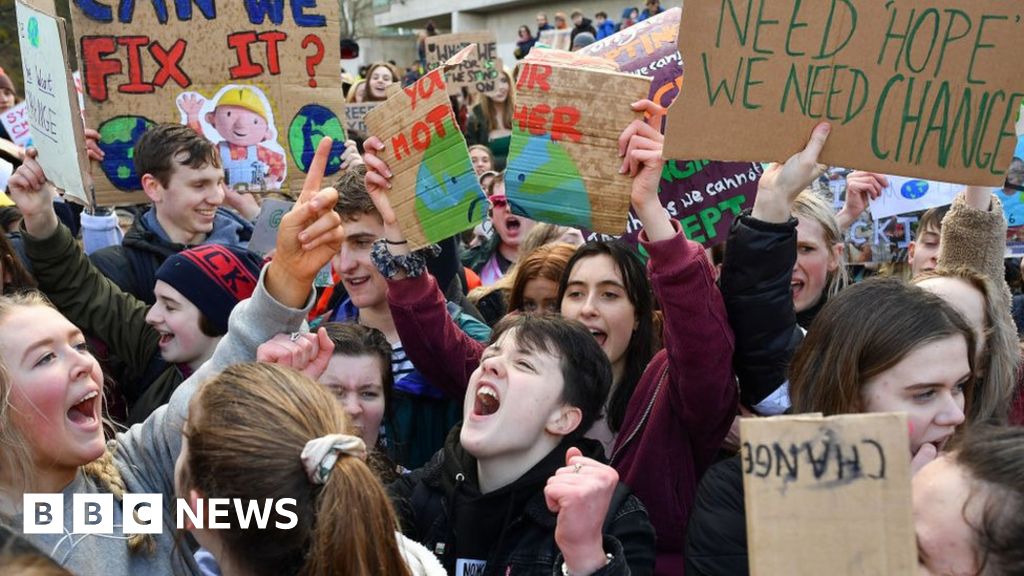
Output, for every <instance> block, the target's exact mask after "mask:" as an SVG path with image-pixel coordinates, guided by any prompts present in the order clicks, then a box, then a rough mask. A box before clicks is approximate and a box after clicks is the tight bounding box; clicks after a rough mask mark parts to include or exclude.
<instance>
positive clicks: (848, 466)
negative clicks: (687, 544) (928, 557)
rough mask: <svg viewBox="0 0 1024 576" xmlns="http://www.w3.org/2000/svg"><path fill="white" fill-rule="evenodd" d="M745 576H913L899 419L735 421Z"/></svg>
mask: <svg viewBox="0 0 1024 576" xmlns="http://www.w3.org/2000/svg"><path fill="white" fill-rule="evenodd" d="M740 437H741V438H742V440H743V447H742V457H741V466H742V469H743V488H744V492H745V500H746V516H747V542H748V549H749V563H750V573H751V575H752V576H776V575H778V576H782V575H785V576H793V575H802V574H807V575H812V574H813V575H818V574H836V575H843V574H849V575H855V574H856V575H861V574H913V573H914V571H915V570H916V569H917V553H916V548H915V545H914V524H913V519H912V516H911V499H910V449H909V442H908V440H907V418H906V415H905V414H846V415H842V416H832V417H829V418H822V417H821V416H819V415H802V416H779V417H773V418H743V419H742V420H741V421H740Z"/></svg>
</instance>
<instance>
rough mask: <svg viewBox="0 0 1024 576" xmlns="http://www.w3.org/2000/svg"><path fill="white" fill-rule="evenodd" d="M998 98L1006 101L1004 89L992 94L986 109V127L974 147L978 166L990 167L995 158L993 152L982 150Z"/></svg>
mask: <svg viewBox="0 0 1024 576" xmlns="http://www.w3.org/2000/svg"><path fill="white" fill-rule="evenodd" d="M997 99H1002V100H1003V101H1005V100H1006V93H1005V92H1003V91H1002V90H999V91H997V92H996V93H995V94H992V97H991V98H989V103H988V109H987V110H985V120H984V122H983V124H984V128H983V129H982V130H981V137H980V138H978V146H977V147H976V148H975V149H974V160H975V163H974V165H975V166H977V167H978V168H988V167H989V166H990V165H991V164H992V161H993V159H994V155H993V154H992V153H991V152H989V153H988V154H982V153H981V150H982V147H983V146H984V143H985V136H987V135H988V125H989V122H991V120H992V111H993V110H995V109H996V100H997ZM1011 108H1012V107H1011ZM1004 124H1005V122H1004ZM982 156H984V159H982Z"/></svg>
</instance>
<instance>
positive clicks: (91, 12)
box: [72, 0, 345, 204]
mask: <svg viewBox="0 0 1024 576" xmlns="http://www.w3.org/2000/svg"><path fill="white" fill-rule="evenodd" d="M72 16H73V20H74V30H75V34H76V36H77V37H76V41H77V42H78V55H79V59H80V61H81V66H82V83H83V85H84V88H85V95H86V98H85V101H86V115H87V117H88V118H89V122H90V124H91V125H92V127H94V128H96V129H97V130H99V132H100V136H101V139H100V147H101V148H102V149H103V150H104V151H105V152H106V158H105V159H104V160H103V162H102V163H101V164H100V167H101V170H100V171H98V172H99V173H98V174H94V176H95V177H96V192H97V200H98V202H100V203H101V204H130V203H134V202H140V201H141V202H144V201H146V198H145V196H144V195H142V194H140V193H136V192H135V191H136V190H139V188H140V181H139V176H140V175H139V174H136V173H135V168H134V165H133V162H132V158H133V154H134V146H135V142H136V141H137V140H138V139H139V137H140V136H141V135H142V133H143V132H145V131H146V130H147V129H148V128H149V127H150V126H152V125H154V124H158V123H165V122H177V123H182V124H187V125H190V126H192V127H193V128H195V129H196V130H197V131H198V132H200V133H201V134H203V135H204V136H205V137H206V138H208V139H209V140H210V141H211V142H213V143H215V144H216V146H217V149H218V150H219V152H220V155H221V159H222V162H223V164H224V171H225V177H226V180H227V182H228V184H229V185H230V186H232V187H234V188H236V189H238V190H239V191H267V190H282V191H290V190H291V191H294V190H298V189H299V188H300V187H301V185H302V181H303V179H304V178H305V172H306V171H307V170H308V169H309V165H310V163H311V162H312V159H313V155H314V152H315V150H316V146H317V144H318V143H319V142H320V140H321V139H322V138H323V137H324V136H330V137H331V138H333V139H334V140H335V149H334V150H333V151H332V154H331V160H330V162H329V164H328V166H327V175H330V174H333V173H335V172H337V171H338V170H339V169H340V167H341V152H342V151H343V149H344V140H345V138H344V136H345V131H344V127H343V118H339V116H338V114H339V113H342V110H343V109H344V103H343V101H342V98H341V78H340V77H339V75H338V73H337V66H336V65H332V64H331V63H330V59H331V54H332V53H333V52H332V50H334V49H336V48H335V47H337V46H338V42H339V30H338V3H337V2H328V1H324V0H292V1H288V2H286V1H285V0H266V1H259V2H257V1H247V2H227V1H224V0H172V1H168V2H155V3H154V2H121V3H120V4H118V3H114V4H113V5H111V4H109V3H101V2H96V1H93V0H84V1H81V2H73V3H72Z"/></svg>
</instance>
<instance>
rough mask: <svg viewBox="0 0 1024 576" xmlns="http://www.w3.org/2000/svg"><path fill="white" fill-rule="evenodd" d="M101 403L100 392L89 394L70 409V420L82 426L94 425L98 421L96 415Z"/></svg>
mask: <svg viewBox="0 0 1024 576" xmlns="http://www.w3.org/2000/svg"><path fill="white" fill-rule="evenodd" d="M99 401H100V394H99V392H97V391H95V390H93V391H91V392H89V393H88V394H86V395H85V396H83V397H82V399H81V400H79V401H78V402H77V403H76V404H75V405H74V406H72V407H71V408H69V409H68V413H67V415H68V420H70V421H71V422H73V423H75V424H78V425H82V426H87V425H90V424H94V423H95V422H96V420H97V416H96V414H97V412H98V411H97V407H98V404H99Z"/></svg>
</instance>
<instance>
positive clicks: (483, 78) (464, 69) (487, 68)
mask: <svg viewBox="0 0 1024 576" xmlns="http://www.w3.org/2000/svg"><path fill="white" fill-rule="evenodd" d="M497 43H498V41H497V39H496V37H495V35H494V32H493V31H482V32H463V33H461V34H442V35H439V36H428V37H427V39H426V41H425V46H426V51H427V70H434V69H436V68H440V67H441V66H443V65H444V63H445V62H447V61H448V60H449V59H451V58H452V57H453V56H455V55H456V54H458V53H459V52H461V51H462V50H463V49H464V48H465V47H466V46H469V45H471V44H476V46H477V52H476V54H475V55H470V56H469V57H467V58H465V59H464V60H463V61H462V62H461V63H460V64H458V65H457V66H452V67H450V68H448V71H447V72H445V75H444V78H445V82H446V83H447V84H448V90H449V92H452V93H457V92H458V91H459V89H460V88H462V87H466V88H469V89H470V90H474V91H476V92H480V93H483V94H486V93H489V92H494V90H495V88H496V84H497V82H498V76H499V75H500V71H501V68H499V64H498V49H497Z"/></svg>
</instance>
